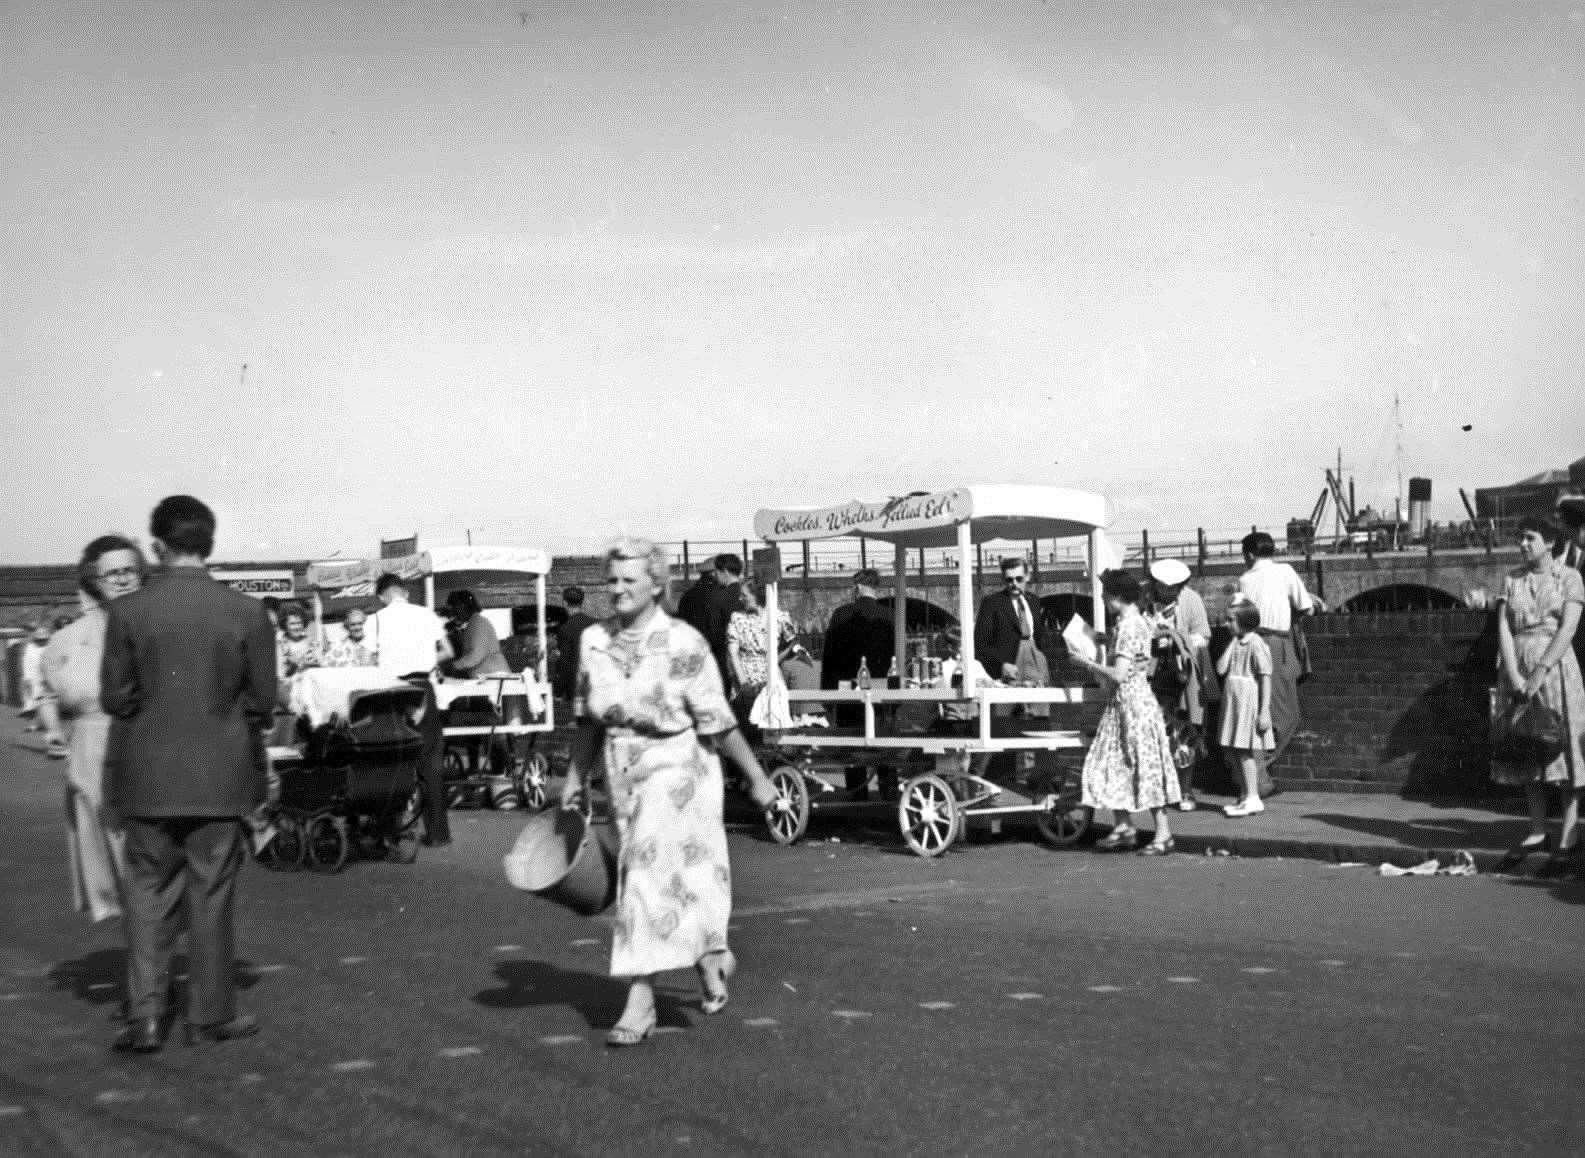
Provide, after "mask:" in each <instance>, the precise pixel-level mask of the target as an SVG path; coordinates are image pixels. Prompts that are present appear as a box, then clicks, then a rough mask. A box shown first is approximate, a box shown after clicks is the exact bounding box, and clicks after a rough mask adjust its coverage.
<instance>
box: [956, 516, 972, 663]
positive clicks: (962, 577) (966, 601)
mask: <svg viewBox="0 0 1585 1158" xmlns="http://www.w3.org/2000/svg"><path fill="white" fill-rule="evenodd" d="M973 553H974V533H973V531H972V530H971V529H970V527H969V524H968V523H967V522H962V523H959V524H958V633H959V636H960V638H961V639H962V641H963V657H962V658H963V690H964V691H966V692H967V691H970V690H971V689H973V687H974V681H973V680H971V679H969V678H968V672H969V660H971V659H973V658H974V571H973V569H972V568H971V567H970V566H969V560H970V558H971V556H972V555H973Z"/></svg>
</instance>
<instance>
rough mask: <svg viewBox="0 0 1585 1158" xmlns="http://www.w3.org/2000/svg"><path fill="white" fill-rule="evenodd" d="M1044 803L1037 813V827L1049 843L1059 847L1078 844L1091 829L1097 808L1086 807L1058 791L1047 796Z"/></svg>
mask: <svg viewBox="0 0 1585 1158" xmlns="http://www.w3.org/2000/svg"><path fill="white" fill-rule="evenodd" d="M1042 803H1043V804H1044V805H1045V807H1044V808H1042V809H1041V810H1040V811H1039V812H1037V813H1035V827H1036V828H1038V829H1040V835H1041V836H1043V837H1045V838H1046V840H1047V841H1048V842H1049V843H1051V844H1054V845H1056V846H1057V847H1059V848H1062V847H1065V846H1067V845H1070V844H1077V843H1078V842H1079V841H1080V840H1083V839H1084V834H1085V833H1086V832H1088V831H1090V821H1091V820H1093V819H1094V818H1095V809H1093V808H1087V807H1085V806H1084V805H1082V804H1080V803H1078V802H1077V801H1076V800H1074V799H1073V798H1072V797H1063V796H1059V795H1057V794H1056V793H1052V794H1050V795H1049V796H1047V797H1046V798H1045V800H1044V801H1042Z"/></svg>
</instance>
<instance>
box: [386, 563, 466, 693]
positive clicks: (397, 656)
mask: <svg viewBox="0 0 1585 1158" xmlns="http://www.w3.org/2000/svg"><path fill="white" fill-rule="evenodd" d="M374 594H375V595H376V596H378V597H379V600H380V602H381V603H382V604H384V606H383V607H381V608H380V610H378V611H376V612H375V613H374V615H373V616H372V617H371V618H370V619H369V627H370V629H371V630H370V631H369V632H368V637H369V640H368V643H367V644H366V645H365V646H368V647H372V648H373V649H374V653H375V655H376V656H377V657H378V660H379V666H380V670H381V671H383V672H386V673H387V674H389V675H393V676H397V677H398V678H400V679H407V678H409V677H411V676H423V677H424V678H425V679H428V677H429V673H430V672H432V671H434V670H435V668H436V667H437V666H438V665H439V664H441V663H442V662H444V661H445V660H448V659H450V658H451V655H452V652H451V644H450V643H449V642H447V640H446V624H445V622H444V621H443V620H442V619H441V618H440V616H438V615H436V614H435V613H434V612H433V611H431V610H429V608H427V607H414V606H413V605H412V604H411V603H409V602H408V601H407V587H406V585H404V584H403V583H402V581H401V579H400V578H398V577H397V576H395V575H392V574H391V573H390V572H389V571H387V572H386V573H385V574H384V575H381V576H380V577H379V579H378V580H376V581H375V584H374Z"/></svg>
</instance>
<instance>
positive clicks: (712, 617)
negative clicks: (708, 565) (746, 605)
mask: <svg viewBox="0 0 1585 1158" xmlns="http://www.w3.org/2000/svg"><path fill="white" fill-rule="evenodd" d="M742 599H743V585H742V584H741V583H718V584H717V585H716V589H715V590H714V591H712V592H710V602H709V603H708V604H707V605H706V608H705V630H704V631H703V633H702V634H703V635H704V638H705V641H706V642H707V643H708V644H709V645H710V654H711V655H713V656H715V662H716V666H717V667H719V668H720V669H721V686H722V687H724V688H730V687H731V686H732V664H731V663H730V662H729V661H728V660H727V655H726V628H727V624H729V623H731V622H732V616H733V614H734V613H736V612H739V611H742V610H743V602H742Z"/></svg>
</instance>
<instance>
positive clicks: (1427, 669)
mask: <svg viewBox="0 0 1585 1158" xmlns="http://www.w3.org/2000/svg"><path fill="white" fill-rule="evenodd" d="M1306 629H1307V635H1308V637H1309V640H1310V654H1311V661H1312V665H1313V667H1314V669H1315V673H1314V675H1312V676H1311V677H1310V679H1308V680H1307V681H1305V683H1303V684H1302V685H1300V688H1299V698H1300V703H1301V706H1302V708H1303V713H1304V719H1303V722H1302V724H1301V725H1300V730H1299V733H1298V735H1297V736H1296V737H1295V739H1294V741H1293V743H1292V744H1291V745H1290V746H1289V748H1288V750H1287V752H1285V753H1284V755H1283V758H1282V760H1281V761H1279V762H1278V763H1277V764H1276V765H1275V766H1274V767H1273V768H1272V774H1273V776H1274V777H1275V778H1276V779H1277V781H1278V782H1279V783H1280V784H1281V785H1283V786H1284V787H1287V788H1293V789H1301V790H1302V789H1327V790H1347V791H1359V792H1403V793H1406V794H1412V795H1421V796H1482V795H1492V794H1497V793H1500V792H1501V791H1502V790H1499V789H1495V788H1494V787H1493V786H1492V785H1491V783H1490V781H1489V779H1488V777H1487V767H1488V763H1489V749H1488V746H1487V739H1486V729H1487V713H1488V703H1489V700H1488V696H1489V690H1490V688H1491V685H1492V680H1493V676H1494V665H1495V662H1496V655H1497V626H1496V619H1495V617H1494V616H1493V615H1491V614H1490V613H1487V612H1483V611H1417V612H1397V613H1391V614H1377V615H1322V616H1316V617H1314V618H1312V619H1309V620H1307V621H1306Z"/></svg>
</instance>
